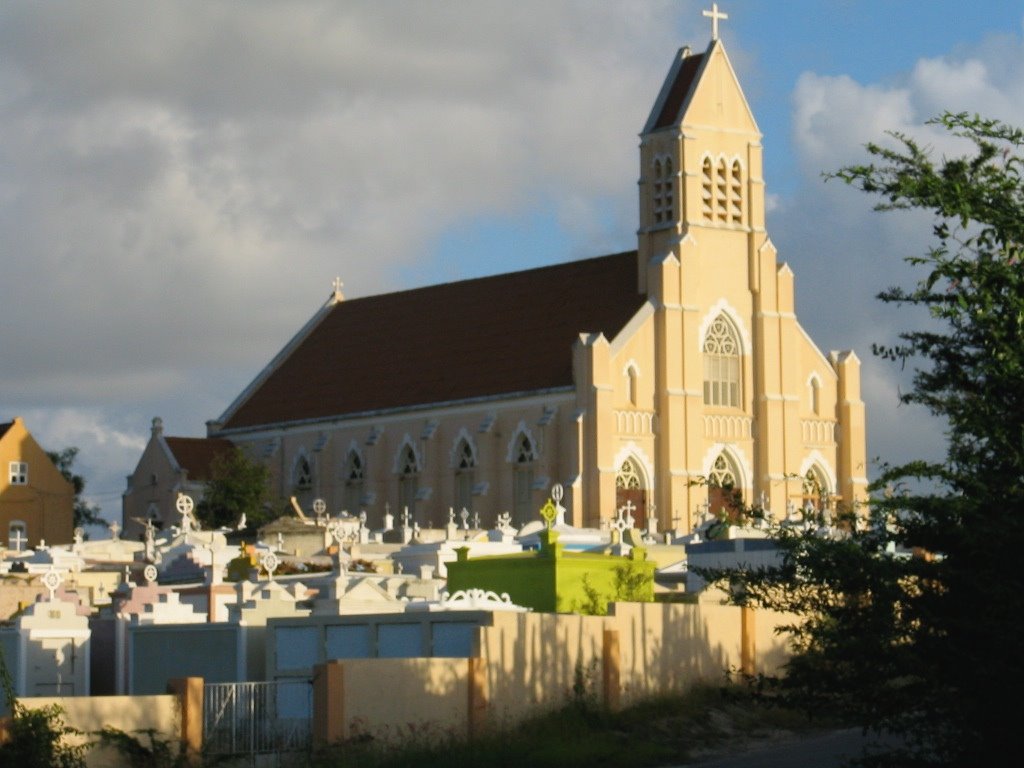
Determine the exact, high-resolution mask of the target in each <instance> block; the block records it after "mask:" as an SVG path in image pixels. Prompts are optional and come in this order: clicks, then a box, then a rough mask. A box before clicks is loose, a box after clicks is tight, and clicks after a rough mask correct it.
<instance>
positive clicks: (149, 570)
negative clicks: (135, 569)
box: [142, 563, 156, 584]
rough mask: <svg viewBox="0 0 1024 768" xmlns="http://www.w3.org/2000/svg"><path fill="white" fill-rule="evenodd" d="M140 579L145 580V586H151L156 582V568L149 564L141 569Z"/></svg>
mask: <svg viewBox="0 0 1024 768" xmlns="http://www.w3.org/2000/svg"><path fill="white" fill-rule="evenodd" d="M142 578H144V579H145V580H146V583H147V584H152V583H153V582H154V581H156V566H155V565H153V564H152V563H150V564H149V565H147V566H146V567H145V568H143V569H142Z"/></svg>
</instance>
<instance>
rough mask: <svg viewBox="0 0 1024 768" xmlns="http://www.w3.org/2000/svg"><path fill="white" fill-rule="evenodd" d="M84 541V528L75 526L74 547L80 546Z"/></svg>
mask: <svg viewBox="0 0 1024 768" xmlns="http://www.w3.org/2000/svg"><path fill="white" fill-rule="evenodd" d="M84 541H85V529H84V528H75V546H76V547H80V546H82V542H84Z"/></svg>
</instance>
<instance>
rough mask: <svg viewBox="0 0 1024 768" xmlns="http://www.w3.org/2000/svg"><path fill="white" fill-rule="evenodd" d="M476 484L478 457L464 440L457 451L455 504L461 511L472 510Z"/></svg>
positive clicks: (460, 442)
mask: <svg viewBox="0 0 1024 768" xmlns="http://www.w3.org/2000/svg"><path fill="white" fill-rule="evenodd" d="M475 484H476V455H475V454H474V453H473V446H471V445H470V444H469V441H468V440H466V439H465V438H463V439H462V440H460V441H459V444H458V446H457V447H456V449H455V503H456V504H457V505H458V509H459V510H460V511H461V510H463V509H467V510H471V509H472V507H473V486H474V485H475Z"/></svg>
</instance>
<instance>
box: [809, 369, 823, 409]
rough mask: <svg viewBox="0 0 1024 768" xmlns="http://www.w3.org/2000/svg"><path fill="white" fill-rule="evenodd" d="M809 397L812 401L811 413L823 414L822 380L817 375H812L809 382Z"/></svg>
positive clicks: (810, 403)
mask: <svg viewBox="0 0 1024 768" xmlns="http://www.w3.org/2000/svg"><path fill="white" fill-rule="evenodd" d="M807 398H808V400H809V401H810V402H809V405H810V406H811V413H813V414H814V415H815V416H820V415H821V382H820V381H818V377H817V376H812V377H811V380H810V381H809V382H808V384H807Z"/></svg>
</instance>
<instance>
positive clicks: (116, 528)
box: [107, 520, 121, 540]
mask: <svg viewBox="0 0 1024 768" xmlns="http://www.w3.org/2000/svg"><path fill="white" fill-rule="evenodd" d="M107 527H108V528H109V529H110V535H111V536H112V537H113V538H114V539H115V540H116V539H117V538H118V534H119V533H120V532H121V526H120V525H118V524H117V520H115V521H114V522H112V523H111V524H110V525H108V526H107Z"/></svg>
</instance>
